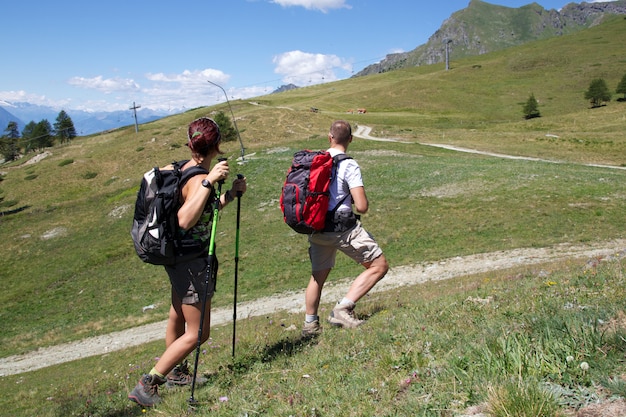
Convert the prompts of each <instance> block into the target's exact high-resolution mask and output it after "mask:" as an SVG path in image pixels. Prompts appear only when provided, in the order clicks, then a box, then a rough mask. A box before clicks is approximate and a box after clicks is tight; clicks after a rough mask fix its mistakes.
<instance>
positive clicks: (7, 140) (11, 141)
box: [0, 122, 20, 161]
mask: <svg viewBox="0 0 626 417" xmlns="http://www.w3.org/2000/svg"><path fill="white" fill-rule="evenodd" d="M19 137H20V132H19V130H18V126H17V122H9V124H8V125H7V128H6V129H5V130H4V135H3V136H2V141H1V143H0V148H1V151H2V156H4V159H5V160H7V161H13V160H15V159H17V155H18V152H19V149H18V146H17V140H18V139H19Z"/></svg>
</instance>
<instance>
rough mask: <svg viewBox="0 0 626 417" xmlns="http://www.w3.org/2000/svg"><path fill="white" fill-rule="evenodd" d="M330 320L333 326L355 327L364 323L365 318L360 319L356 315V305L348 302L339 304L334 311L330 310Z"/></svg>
mask: <svg viewBox="0 0 626 417" xmlns="http://www.w3.org/2000/svg"><path fill="white" fill-rule="evenodd" d="M328 322H329V323H330V324H332V325H333V326H337V327H344V328H346V329H354V328H355V327H358V326H360V325H361V324H363V320H359V319H357V318H356V317H355V316H354V306H349V305H346V304H337V305H336V306H335V308H333V311H331V312H330V317H328Z"/></svg>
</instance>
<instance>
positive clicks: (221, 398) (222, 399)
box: [220, 396, 228, 403]
mask: <svg viewBox="0 0 626 417" xmlns="http://www.w3.org/2000/svg"><path fill="white" fill-rule="evenodd" d="M227 401H228V397H226V396H224V397H220V402H221V403H225V402H227Z"/></svg>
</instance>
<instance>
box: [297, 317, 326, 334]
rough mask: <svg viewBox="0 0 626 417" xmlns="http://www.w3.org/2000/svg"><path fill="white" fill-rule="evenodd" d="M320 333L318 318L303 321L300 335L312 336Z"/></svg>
mask: <svg viewBox="0 0 626 417" xmlns="http://www.w3.org/2000/svg"><path fill="white" fill-rule="evenodd" d="M320 333H322V328H321V327H320V322H319V320H314V321H312V322H309V323H307V322H306V321H305V322H304V326H302V336H304V337H313V336H317V335H319V334H320Z"/></svg>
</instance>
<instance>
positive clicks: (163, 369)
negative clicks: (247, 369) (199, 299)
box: [154, 300, 211, 375]
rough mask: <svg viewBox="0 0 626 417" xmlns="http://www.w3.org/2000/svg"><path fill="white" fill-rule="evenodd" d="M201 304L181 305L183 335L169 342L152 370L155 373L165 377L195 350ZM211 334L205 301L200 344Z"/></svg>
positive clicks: (208, 305)
mask: <svg viewBox="0 0 626 417" xmlns="http://www.w3.org/2000/svg"><path fill="white" fill-rule="evenodd" d="M201 309H202V303H196V304H193V305H189V304H181V311H182V315H183V319H184V321H185V322H186V323H187V327H186V329H185V331H184V332H183V334H182V335H181V336H180V337H178V338H177V339H175V340H174V341H172V342H171V344H170V345H169V346H167V348H166V349H165V352H163V355H161V358H160V359H159V361H158V362H157V363H156V365H155V366H154V368H155V369H156V370H157V372H159V373H161V374H163V375H167V374H168V373H169V372H170V371H171V370H172V369H174V367H175V366H176V365H177V364H179V363H180V362H181V361H182V360H183V359H185V358H186V357H187V356H188V355H189V354H190V353H191V352H193V350H194V349H195V348H196V345H197V343H198V330H199V328H200V316H201V313H202V310H201ZM210 332H211V300H207V305H206V309H205V314H204V325H203V326H202V339H201V341H202V343H204V342H206V341H207V339H208V338H209V335H210Z"/></svg>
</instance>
